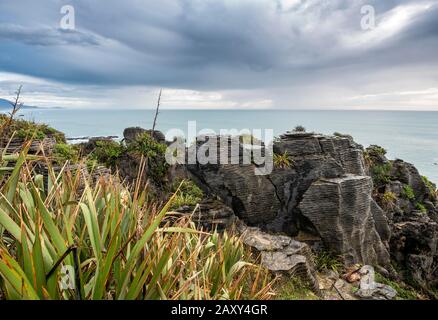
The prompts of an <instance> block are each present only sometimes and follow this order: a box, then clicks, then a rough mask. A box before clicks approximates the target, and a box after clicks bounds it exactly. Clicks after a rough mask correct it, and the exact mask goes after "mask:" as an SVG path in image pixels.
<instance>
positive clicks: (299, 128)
mask: <svg viewBox="0 0 438 320" xmlns="http://www.w3.org/2000/svg"><path fill="white" fill-rule="evenodd" d="M293 132H299V133H302V132H306V128H304V127H303V126H301V125H298V126H296V127H295V128H294V130H293Z"/></svg>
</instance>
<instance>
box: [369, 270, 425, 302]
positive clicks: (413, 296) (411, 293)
mask: <svg viewBox="0 0 438 320" xmlns="http://www.w3.org/2000/svg"><path fill="white" fill-rule="evenodd" d="M375 280H376V282H378V283H383V284H386V285H388V286H391V287H392V288H394V289H395V291H397V294H398V295H397V299H400V300H418V293H417V292H416V291H415V290H414V289H413V288H410V287H407V286H406V287H405V288H402V287H401V286H400V284H399V283H397V282H395V281H392V280H389V279H388V278H385V277H384V276H383V275H381V274H380V273H377V272H376V279H375Z"/></svg>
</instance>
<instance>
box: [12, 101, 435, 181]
mask: <svg viewBox="0 0 438 320" xmlns="http://www.w3.org/2000/svg"><path fill="white" fill-rule="evenodd" d="M154 114H155V110H138V109H136V110H129V109H120V110H92V109H86V110H84V109H29V110H22V111H21V115H20V116H21V117H23V118H24V119H26V120H33V121H36V122H43V123H46V124H49V125H50V126H52V127H54V128H56V129H58V130H60V131H62V132H64V133H65V134H66V135H67V137H68V138H84V137H96V136H117V137H119V138H121V137H122V135H123V129H124V128H127V127H132V126H140V127H143V128H151V127H152V124H153V119H154ZM189 122H192V126H193V122H196V129H197V132H199V131H200V130H202V129H210V130H214V131H215V132H217V133H219V132H220V130H221V129H228V130H231V129H236V130H239V131H240V130H242V129H249V130H254V129H261V130H265V129H272V130H273V131H274V135H276V136H278V135H281V134H282V133H284V132H286V131H289V130H292V129H293V128H294V127H295V126H297V125H302V126H304V127H305V128H306V130H307V131H308V132H312V131H313V132H318V133H323V134H333V133H334V132H339V133H343V134H349V135H352V136H353V137H354V139H355V141H356V142H358V143H360V144H362V145H363V146H365V147H367V146H369V145H372V144H376V145H379V146H382V147H383V148H385V149H386V150H387V151H388V154H387V156H388V158H390V159H403V160H405V161H407V162H410V163H412V164H414V165H415V166H416V167H417V168H418V169H419V171H420V173H421V174H422V175H425V176H427V177H429V179H430V180H431V181H434V182H438V112H426V111H421V112H417V111H341V110H337V111H318V110H311V111H309V110H305V111H302V110H166V109H163V110H160V112H159V114H158V117H157V125H156V129H157V130H160V131H162V132H164V133H166V132H169V130H172V129H178V130H182V131H183V132H185V133H186V134H187V135H188V134H189V133H188V130H189V129H188V125H189ZM192 130H193V129H192ZM263 132H264V131H263ZM74 141H75V142H78V141H81V140H80V139H78V140H73V141H72V142H74Z"/></svg>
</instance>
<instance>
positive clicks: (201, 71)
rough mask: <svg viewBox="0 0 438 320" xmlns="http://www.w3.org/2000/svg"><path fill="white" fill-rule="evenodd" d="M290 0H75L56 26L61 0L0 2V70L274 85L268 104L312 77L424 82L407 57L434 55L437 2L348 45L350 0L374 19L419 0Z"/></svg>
mask: <svg viewBox="0 0 438 320" xmlns="http://www.w3.org/2000/svg"><path fill="white" fill-rule="evenodd" d="M430 2H431V1H430ZM291 3H292V2H291V1H287V3H286V2H285V1H284V0H260V1H253V0H240V1H229V0H162V1H147V0H145V1H138V0H126V1H116V0H107V1H94V2H90V1H85V0H76V1H74V3H73V5H74V7H75V9H76V25H77V27H78V30H77V31H75V32H66V31H63V30H60V29H58V28H57V25H58V22H59V19H60V17H61V16H60V14H59V9H60V7H61V6H62V5H63V4H65V3H64V2H63V1H56V0H50V1H45V2H44V5H42V4H40V3H37V2H35V1H30V0H17V1H14V2H8V3H5V2H3V3H1V4H0V19H1V20H0V38H2V39H7V40H8V41H0V70H3V71H8V72H17V73H22V74H28V75H32V76H35V77H41V78H46V79H52V80H56V81H59V82H61V83H75V84H87V85H99V86H132V85H144V86H165V87H166V86H167V87H174V88H185V89H193V90H236V89H242V90H249V89H253V90H260V89H263V90H265V89H266V92H271V95H272V96H273V95H275V93H281V97H282V98H281V99H282V101H281V102H279V104H283V103H284V102H283V101H286V100H287V96H288V93H287V92H289V94H290V96H291V97H292V96H293V95H294V94H295V95H299V94H300V92H306V94H308V90H307V89H306V90H303V89H302V88H310V87H312V86H313V87H314V88H317V86H329V87H330V85H333V92H334V93H333V95H334V96H336V90H338V92H339V94H342V95H344V94H348V93H351V94H358V95H359V94H361V93H366V92H365V91H366V90H369V89H370V88H371V89H375V87H379V86H381V87H382V88H385V90H387V91H388V92H391V91H398V90H396V89H397V88H389V86H390V83H393V85H394V86H398V85H402V84H401V81H402V80H403V81H404V82H403V85H406V84H405V83H407V82H409V81H410V82H412V83H413V85H418V84H422V85H425V86H431V87H433V86H435V84H436V82H433V80H431V77H430V75H429V74H426V73H424V72H423V73H421V72H416V73H415V77H416V78H415V79H409V78H408V77H409V76H410V75H412V71H411V70H415V67H416V66H418V68H417V70H420V69H421V70H423V69H422V68H420V67H422V65H424V64H425V63H427V64H429V65H431V66H435V67H436V66H437V63H438V57H437V55H436V52H437V50H438V20H437V19H436V17H437V16H438V6H437V5H435V6H434V7H432V8H431V9H430V10H428V11H424V12H420V13H419V14H418V15H416V16H415V17H414V18H413V20H412V21H409V23H407V24H406V26H405V27H404V28H403V29H401V31H399V32H397V33H395V34H393V35H391V36H390V37H388V38H385V40H384V41H381V42H378V43H377V42H376V43H373V42H372V41H371V42H370V43H367V44H366V45H362V46H348V45H346V44H345V41H344V38H345V37H350V38H351V39H352V40H351V41H352V42H353V44H354V41H355V37H356V36H357V37H360V36H362V35H363V33H364V31H362V30H361V29H360V19H361V14H360V8H361V6H362V5H364V4H371V5H373V6H374V7H375V8H376V13H377V17H378V21H380V20H379V19H381V18H382V17H385V16H386V15H387V14H390V13H391V12H393V11H391V10H394V8H397V7H398V6H402V5H414V4H418V3H423V1H415V0H385V1H381V0H332V1H322V0H307V1H304V0H302V1H296V2H294V3H293V5H291ZM435 4H436V2H435ZM23 8H27V9H26V10H23ZM31 17H33V20H32V19H30V18H31ZM35 47H39V48H38V50H34V49H35ZM78 47H79V48H78ZM379 79H385V82H384V83H382V81H381V80H379ZM435 81H437V80H436V78H435ZM371 82H372V83H371ZM264 92H265V91H264ZM267 95H269V94H268V93H267ZM283 97H284V98H283ZM271 98H272V97H271ZM300 99H302V100H303V101H304V100H305V97H302V98H300Z"/></svg>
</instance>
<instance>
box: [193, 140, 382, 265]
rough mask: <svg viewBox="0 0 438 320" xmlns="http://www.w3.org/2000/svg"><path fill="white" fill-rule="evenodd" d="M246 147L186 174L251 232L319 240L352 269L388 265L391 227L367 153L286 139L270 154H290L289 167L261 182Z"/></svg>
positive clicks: (346, 143) (351, 146)
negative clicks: (255, 229) (376, 190)
mask: <svg viewBox="0 0 438 320" xmlns="http://www.w3.org/2000/svg"><path fill="white" fill-rule="evenodd" d="M227 139H229V138H227ZM216 141H220V139H219V138H217V137H216V138H215V142H216ZM230 143H231V140H230ZM223 145H225V146H227V144H222V146H223ZM199 146H200V145H199V144H198V147H199ZM221 148H222V149H223V147H218V150H217V154H216V155H215V156H216V157H217V159H220V152H221V151H222V149H221ZM244 149H245V147H244V146H242V145H240V149H239V151H240V153H239V154H240V156H239V157H238V158H237V161H235V162H234V164H211V163H207V164H201V163H196V164H195V165H188V166H187V168H188V171H189V172H190V173H191V174H192V176H193V178H194V180H195V181H196V182H197V183H198V184H199V185H200V186H201V187H202V188H203V189H204V190H205V191H207V193H211V194H214V195H217V196H219V197H220V198H221V199H222V200H223V201H224V202H225V203H226V204H228V205H229V206H230V207H231V208H232V209H233V210H234V212H235V214H236V215H237V216H238V217H239V218H240V219H242V220H243V221H244V222H245V223H247V224H249V225H251V226H258V227H260V228H262V229H264V230H265V231H268V232H274V233H278V232H283V233H286V234H287V235H289V236H292V237H293V236H297V235H298V234H300V233H302V232H306V233H309V234H313V235H315V236H319V237H320V238H321V240H322V242H323V245H324V246H325V247H327V248H328V249H330V250H332V251H334V253H339V254H345V255H346V261H347V262H348V263H356V262H360V263H365V264H373V263H380V264H382V265H387V264H388V262H389V254H388V251H387V241H388V240H389V233H390V232H389V228H388V223H387V221H386V217H385V215H384V214H383V212H382V210H381V209H380V208H379V206H378V205H377V204H376V203H375V202H374V201H373V200H372V198H371V192H372V181H371V178H369V177H365V175H366V168H365V160H364V157H363V150H362V148H361V147H360V146H359V145H357V144H355V143H354V142H353V141H352V139H351V138H348V137H328V136H323V135H317V134H309V133H299V134H297V133H287V134H285V135H283V136H281V139H280V140H279V141H277V142H275V144H274V147H273V149H274V152H275V153H276V154H287V155H288V156H289V157H290V158H291V162H292V165H291V166H290V167H286V168H274V170H273V172H272V173H271V174H269V175H261V176H260V175H259V176H257V175H255V168H257V166H256V165H255V164H253V163H250V164H245V163H244V162H243V161H244V159H243V158H242V155H243V152H244V151H245V150H244ZM228 159H230V160H231V159H233V158H232V157H231V156H229V158H228ZM234 160H236V158H234ZM322 181H325V182H324V183H323V182H322ZM324 224H327V225H326V226H325V227H324V226H323V225H324ZM276 258H278V257H276Z"/></svg>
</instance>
